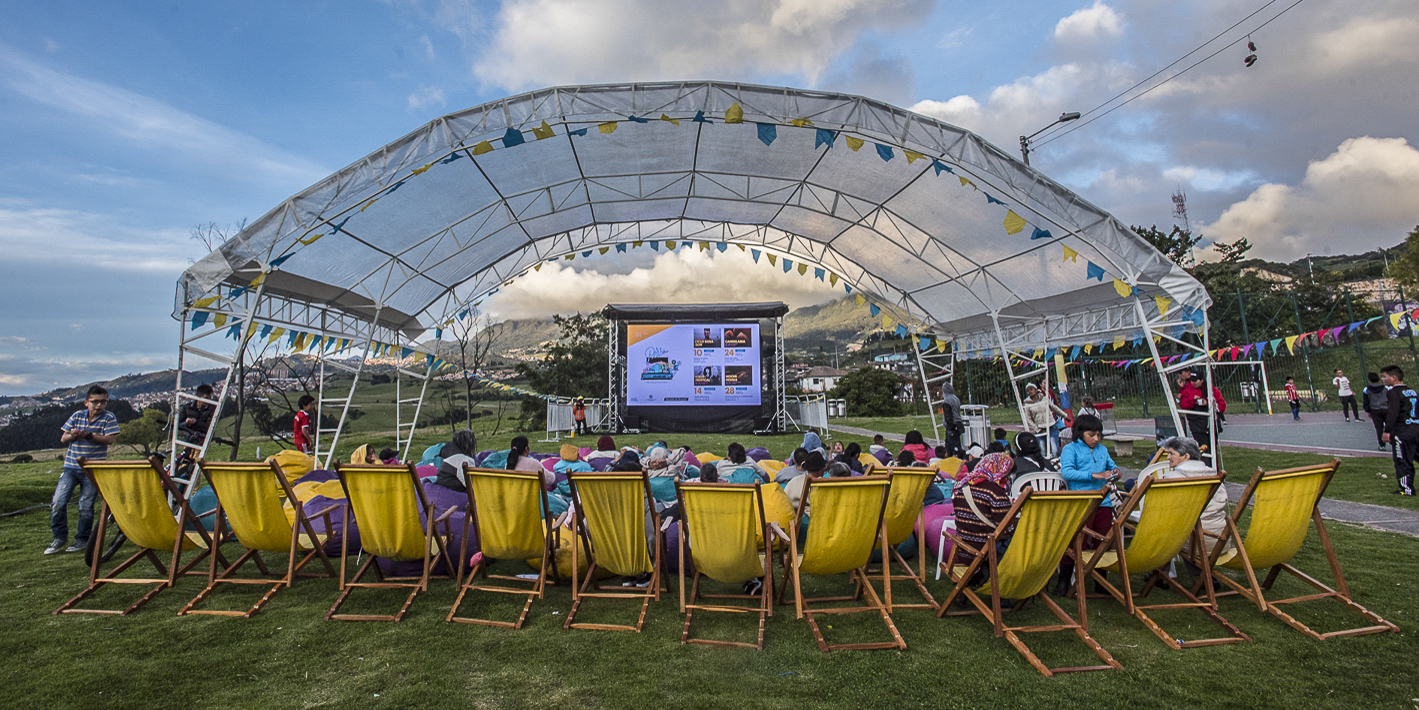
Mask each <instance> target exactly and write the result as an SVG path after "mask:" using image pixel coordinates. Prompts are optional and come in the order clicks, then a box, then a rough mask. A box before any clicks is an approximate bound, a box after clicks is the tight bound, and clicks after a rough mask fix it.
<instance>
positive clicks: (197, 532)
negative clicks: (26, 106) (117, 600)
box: [54, 458, 227, 614]
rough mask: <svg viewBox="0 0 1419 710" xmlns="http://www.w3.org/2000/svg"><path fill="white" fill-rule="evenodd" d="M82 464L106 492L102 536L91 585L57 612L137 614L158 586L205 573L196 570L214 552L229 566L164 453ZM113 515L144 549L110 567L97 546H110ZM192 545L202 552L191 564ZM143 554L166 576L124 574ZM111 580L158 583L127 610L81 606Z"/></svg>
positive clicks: (91, 569) (82, 461) (130, 538)
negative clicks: (168, 469)
mask: <svg viewBox="0 0 1419 710" xmlns="http://www.w3.org/2000/svg"><path fill="white" fill-rule="evenodd" d="M79 465H80V467H82V469H83V475H85V476H88V477H89V478H90V479H92V480H93V481H94V483H95V484H96V485H98V488H99V494H100V496H101V497H102V498H103V509H102V510H101V511H100V512H99V526H98V530H97V532H96V533H95V534H96V535H97V537H96V538H95V541H94V550H95V554H93V555H92V562H91V564H90V566H89V586H88V588H87V589H85V590H84V591H82V592H80V593H79V594H78V595H77V596H75V597H74V598H73V599H70V600H69V601H67V602H65V603H64V605H63V606H61V607H59V608H58V609H55V610H54V613H55V614H131V613H132V612H134V611H136V610H137V609H138V608H139V607H141V606H143V605H144V604H147V603H148V601H150V600H151V599H152V598H153V597H154V596H156V595H157V593H158V592H160V591H162V590H164V589H167V588H168V587H171V586H173V585H175V584H176V583H177V578H178V577H179V576H183V575H201V574H202V573H201V572H193V571H191V570H192V568H193V566H195V565H196V564H197V563H198V562H201V561H202V560H203V559H204V558H206V557H207V556H208V555H213V556H214V559H215V561H216V562H218V563H220V564H221V565H222V566H223V567H224V568H225V567H226V566H227V562H226V559H225V558H223V557H222V556H221V552H220V551H219V550H216V549H213V545H212V538H211V536H209V535H208V534H207V531H206V529H205V528H203V527H202V523H201V522H200V521H198V519H197V516H196V515H194V514H193V512H192V508H191V507H190V506H188V504H187V500H186V499H185V498H183V497H182V495H181V494H180V493H179V492H178V490H177V488H176V487H174V486H173V484H172V482H171V481H170V480H168V477H167V474H166V473H165V472H164V471H163V469H162V466H161V460H160V459H157V458H153V459H151V460H148V461H94V462H90V461H87V460H85V459H79ZM169 496H171V499H172V500H173V501H176V507H177V510H176V511H174V510H173V504H170V503H169V502H168V500H169ZM109 516H113V520H114V523H115V524H117V525H118V529H119V530H120V531H121V532H122V533H123V534H124V535H125V536H127V538H128V541H129V542H131V543H133V544H134V545H135V546H136V547H137V548H138V551H137V552H136V553H134V554H133V556H131V557H129V558H128V559H126V560H124V561H123V562H120V563H118V564H117V565H115V566H114V567H113V568H112V569H110V570H108V571H107V572H104V571H103V570H102V569H101V567H102V564H103V560H102V557H103V555H101V554H97V551H99V550H102V549H103V548H104V536H105V535H106V534H107V533H108V529H107V528H108V518H109ZM188 527H191V528H192V530H187V529H186V528H188ZM187 550H199V551H200V552H199V553H198V554H197V556H196V557H194V558H193V559H191V560H190V561H188V562H187V563H186V564H182V553H183V552H184V551H187ZM159 552H161V553H165V554H167V555H169V556H170V557H169V560H168V564H167V565H166V566H165V565H164V564H163V563H162V561H161V560H159V559H158V556H157V553H159ZM142 559H146V560H148V562H150V563H152V565H153V567H154V568H155V569H156V570H157V573H158V574H159V575H161V576H160V577H151V578H135V577H119V576H118V575H120V574H122V573H123V572H124V571H125V570H127V569H128V568H129V567H131V566H133V565H134V564H136V563H137V562H138V561H139V560H142ZM108 584H140V585H153V589H152V590H151V591H149V592H148V593H147V594H145V595H143V597H142V598H140V599H139V600H138V601H136V602H134V603H133V604H132V605H131V606H129V607H128V608H126V609H124V610H122V611H111V610H106V609H79V608H76V607H75V605H76V604H78V603H79V602H81V601H83V600H84V599H85V598H87V597H88V596H89V595H91V594H93V593H94V592H96V591H98V590H99V589H100V588H102V587H103V586H105V585H108Z"/></svg>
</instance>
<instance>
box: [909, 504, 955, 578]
mask: <svg viewBox="0 0 1419 710" xmlns="http://www.w3.org/2000/svg"><path fill="white" fill-rule="evenodd" d="M921 514H922V518H923V519H924V522H925V524H926V549H927V551H928V552H930V556H929V557H928V559H930V560H931V561H932V563H933V564H934V563H935V560H936V548H937V545H938V543H940V542H941V526H942V524H943V523H945V522H946V521H947V520H954V519H955V518H956V509H955V508H953V507H951V503H950V502H946V503H937V504H936V505H928V506H926V508H924V509H923V510H922V511H921ZM917 532H918V533H920V532H921V531H920V530H919V529H918V531H917ZM952 547H954V545H953V544H952V543H951V539H950V538H947V539H946V556H945V557H943V558H942V559H943V560H950V559H951V557H950V555H951V548H952Z"/></svg>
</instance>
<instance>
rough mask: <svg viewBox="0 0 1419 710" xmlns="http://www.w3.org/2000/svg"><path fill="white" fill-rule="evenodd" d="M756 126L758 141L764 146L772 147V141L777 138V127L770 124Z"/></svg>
mask: <svg viewBox="0 0 1419 710" xmlns="http://www.w3.org/2000/svg"><path fill="white" fill-rule="evenodd" d="M758 125H759V140H760V141H762V142H763V144H764V145H773V144H774V139H776V138H778V126H775V125H774V124H772V123H760V124H758Z"/></svg>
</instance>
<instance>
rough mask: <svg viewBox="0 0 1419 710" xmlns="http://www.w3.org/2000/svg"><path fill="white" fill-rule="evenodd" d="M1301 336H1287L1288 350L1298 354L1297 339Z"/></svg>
mask: <svg viewBox="0 0 1419 710" xmlns="http://www.w3.org/2000/svg"><path fill="white" fill-rule="evenodd" d="M1299 337H1301V336H1299V335H1292V336H1290V337H1288V338H1286V349H1287V350H1290V351H1291V354H1292V355H1295V354H1296V339H1297V338H1299Z"/></svg>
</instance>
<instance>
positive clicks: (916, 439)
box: [899, 429, 931, 466]
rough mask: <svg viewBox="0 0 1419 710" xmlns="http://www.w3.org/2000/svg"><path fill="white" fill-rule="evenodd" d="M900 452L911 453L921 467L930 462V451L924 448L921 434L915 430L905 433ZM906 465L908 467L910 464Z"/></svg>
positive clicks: (924, 444)
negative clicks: (904, 441)
mask: <svg viewBox="0 0 1419 710" xmlns="http://www.w3.org/2000/svg"><path fill="white" fill-rule="evenodd" d="M902 451H910V452H912V456H913V457H915V460H916V461H919V462H921V463H922V464H923V465H925V464H926V462H927V461H930V460H931V449H928V448H926V440H925V439H923V438H921V432H919V431H917V430H916V429H912V430H911V431H909V432H907V436H906V443H904V444H902ZM899 465H900V464H899ZM907 465H908V466H910V465H911V464H907Z"/></svg>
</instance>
